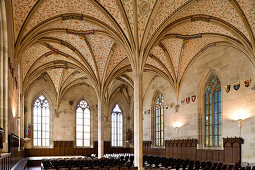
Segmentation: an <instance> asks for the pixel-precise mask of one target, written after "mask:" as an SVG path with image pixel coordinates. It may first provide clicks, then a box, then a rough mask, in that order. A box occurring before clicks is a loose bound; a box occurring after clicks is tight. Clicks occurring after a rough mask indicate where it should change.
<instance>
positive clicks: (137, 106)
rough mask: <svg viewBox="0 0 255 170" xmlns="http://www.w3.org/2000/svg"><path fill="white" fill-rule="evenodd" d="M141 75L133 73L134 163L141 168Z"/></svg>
mask: <svg viewBox="0 0 255 170" xmlns="http://www.w3.org/2000/svg"><path fill="white" fill-rule="evenodd" d="M142 88H143V77H142V73H139V71H138V73H135V74H134V156H135V159H134V164H135V166H138V168H139V169H143V113H142V112H143V101H142V94H143V91H142V90H143V89H142Z"/></svg>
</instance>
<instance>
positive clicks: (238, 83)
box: [233, 82, 240, 90]
mask: <svg viewBox="0 0 255 170" xmlns="http://www.w3.org/2000/svg"><path fill="white" fill-rule="evenodd" d="M233 87H234V89H235V90H238V89H239V88H240V82H237V83H235V84H234V86H233Z"/></svg>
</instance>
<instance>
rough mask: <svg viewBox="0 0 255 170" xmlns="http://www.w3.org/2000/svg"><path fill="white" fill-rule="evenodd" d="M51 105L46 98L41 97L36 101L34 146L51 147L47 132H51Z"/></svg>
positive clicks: (34, 109) (34, 110)
mask: <svg viewBox="0 0 255 170" xmlns="http://www.w3.org/2000/svg"><path fill="white" fill-rule="evenodd" d="M49 107H50V106H49V103H48V101H47V100H46V98H45V97H44V96H42V95H41V96H39V97H38V99H36V100H35V103H34V108H33V128H34V133H33V144H34V146H49V142H46V138H49V135H48V136H47V135H46V134H47V133H46V132H48V131H49V127H50V125H49V123H50V122H49V119H50V118H49V117H50V108H49Z"/></svg>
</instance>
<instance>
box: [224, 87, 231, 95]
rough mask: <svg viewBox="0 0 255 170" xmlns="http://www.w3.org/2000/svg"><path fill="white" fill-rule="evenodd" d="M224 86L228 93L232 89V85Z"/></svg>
mask: <svg viewBox="0 0 255 170" xmlns="http://www.w3.org/2000/svg"><path fill="white" fill-rule="evenodd" d="M224 88H225V90H226V92H227V93H228V92H229V91H230V89H231V85H226V86H224Z"/></svg>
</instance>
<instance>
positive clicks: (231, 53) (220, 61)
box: [144, 43, 255, 162]
mask: <svg viewBox="0 0 255 170" xmlns="http://www.w3.org/2000/svg"><path fill="white" fill-rule="evenodd" d="M211 72H213V73H215V74H217V76H218V77H219V79H220V81H221V89H222V115H223V122H222V124H223V131H222V133H223V135H222V136H223V137H235V136H237V137H239V136H240V135H241V137H242V138H243V139H244V144H242V161H248V162H255V144H254V140H255V133H254V130H255V125H254V122H255V117H254V115H255V104H254V101H255V91H254V90H252V89H251V88H252V87H253V86H254V81H255V68H254V65H253V64H252V63H251V61H250V60H249V59H248V57H246V56H245V55H244V53H242V52H240V51H239V50H237V49H235V48H233V47H230V46H229V45H227V44H224V43H221V44H217V45H216V47H213V48H209V49H208V50H206V51H204V52H203V53H202V54H201V55H200V56H197V58H196V59H195V60H194V61H192V62H191V64H190V66H189V67H188V69H187V71H186V73H185V75H184V77H183V78H182V81H181V87H180V93H179V98H178V103H179V104H180V108H179V111H178V112H175V110H174V108H170V107H169V109H168V110H166V109H165V115H164V122H165V125H164V127H165V132H164V133H165V138H166V139H176V138H178V139H191V138H196V139H198V148H200V149H202V148H204V147H203V146H204V145H203V135H200V134H203V131H202V128H201V122H202V120H203V119H202V118H201V115H202V114H203V102H202V96H203V88H204V83H205V81H206V80H207V77H208V75H209V74H210V73H211ZM249 78H251V80H252V83H251V85H250V86H249V87H245V86H244V84H243V81H244V80H246V79H249ZM236 82H240V83H241V87H240V89H239V90H237V91H236V90H234V89H233V84H234V83H236ZM228 84H231V90H230V92H229V93H226V91H225V89H224V86H225V85H228ZM156 90H159V91H161V92H162V94H163V96H164V98H165V102H166V104H167V105H170V102H175V104H176V101H175V95H174V93H173V92H172V91H173V90H172V88H171V87H170V86H169V85H168V83H167V82H166V81H165V80H163V79H162V78H158V79H157V80H154V82H153V83H152V84H151V86H150V90H148V92H147V94H146V95H145V98H144V111H145V110H147V109H150V106H151V101H152V97H153V94H154V93H155V91H156ZM193 95H196V96H197V99H196V101H195V102H192V101H190V103H189V104H187V103H186V102H185V103H184V104H181V103H180V101H181V100H182V99H186V98H187V97H191V96H193ZM240 115H241V117H244V118H245V120H243V121H242V122H241V133H240V128H239V127H238V121H235V120H233V119H237V117H240ZM150 116H151V114H150V115H145V116H144V141H146V140H151V138H150V137H151V124H150V121H151V120H150ZM175 124H178V125H179V126H181V127H180V128H178V129H177V131H176V129H175V128H174V126H175ZM176 132H177V133H176ZM204 149H206V148H204ZM208 149H209V148H208ZM215 149H222V147H221V148H215Z"/></svg>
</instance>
